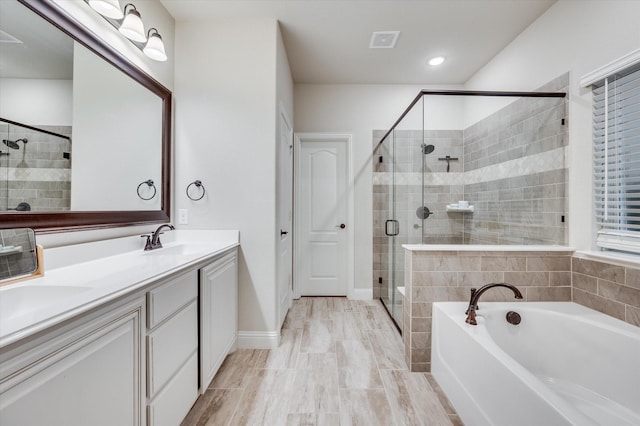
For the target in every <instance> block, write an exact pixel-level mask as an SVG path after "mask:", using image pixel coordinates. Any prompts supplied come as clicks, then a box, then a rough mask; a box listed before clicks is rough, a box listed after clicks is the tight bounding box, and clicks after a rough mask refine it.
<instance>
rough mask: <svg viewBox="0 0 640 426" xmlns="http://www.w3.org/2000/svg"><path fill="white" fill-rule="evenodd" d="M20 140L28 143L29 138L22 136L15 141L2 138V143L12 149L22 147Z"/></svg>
mask: <svg viewBox="0 0 640 426" xmlns="http://www.w3.org/2000/svg"><path fill="white" fill-rule="evenodd" d="M18 142H22V143H27V142H29V141H28V140H27V138H21V139H17V140H15V141H10V140H9V139H2V143H3V144H5V145H6V146H8V147H9V148H11V149H20V145H18Z"/></svg>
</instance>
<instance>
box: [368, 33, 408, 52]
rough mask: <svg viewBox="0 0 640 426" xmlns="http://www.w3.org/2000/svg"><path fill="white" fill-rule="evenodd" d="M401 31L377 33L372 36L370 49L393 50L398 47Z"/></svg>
mask: <svg viewBox="0 0 640 426" xmlns="http://www.w3.org/2000/svg"><path fill="white" fill-rule="evenodd" d="M399 35H400V31H376V32H374V33H373V34H371V43H369V48H370V49H393V48H394V47H396V41H398V36H399Z"/></svg>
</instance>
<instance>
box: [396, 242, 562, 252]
mask: <svg viewBox="0 0 640 426" xmlns="http://www.w3.org/2000/svg"><path fill="white" fill-rule="evenodd" d="M402 248H404V249H405V250H408V251H531V252H533V251H554V252H573V251H575V248H573V247H568V246H552V245H548V246H545V245H530V246H528V245H490V244H403V245H402Z"/></svg>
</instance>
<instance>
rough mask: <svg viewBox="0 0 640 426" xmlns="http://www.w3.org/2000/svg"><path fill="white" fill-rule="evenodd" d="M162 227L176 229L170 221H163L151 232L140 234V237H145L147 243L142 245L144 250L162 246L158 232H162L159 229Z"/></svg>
mask: <svg viewBox="0 0 640 426" xmlns="http://www.w3.org/2000/svg"><path fill="white" fill-rule="evenodd" d="M164 228H169V229H171V230H173V229H176V228H175V227H174V226H173V225H171V224H170V223H165V224H164V225H160V226H158V229H156V230H155V231H154V232H153V234H151V235H141V237H147V243H146V244H145V245H144V250H145V251H149V250H155V249H159V248H162V243H161V242H160V234H163V232H160V231H162V230H163V229H164Z"/></svg>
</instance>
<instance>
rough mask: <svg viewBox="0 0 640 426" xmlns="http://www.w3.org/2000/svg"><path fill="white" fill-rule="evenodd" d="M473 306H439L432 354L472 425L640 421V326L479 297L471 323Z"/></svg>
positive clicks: (581, 311) (551, 305)
mask: <svg viewBox="0 0 640 426" xmlns="http://www.w3.org/2000/svg"><path fill="white" fill-rule="evenodd" d="M466 307H467V304H466V303H460V302H436V303H434V304H433V317H432V320H433V321H432V327H433V328H432V332H433V334H432V354H431V371H432V374H433V376H434V377H435V379H436V381H437V382H438V383H439V384H440V386H441V387H442V389H443V390H444V392H445V393H446V395H447V396H448V397H449V399H450V400H451V402H452V404H453V405H454V407H455V408H456V410H457V411H458V414H459V415H460V417H461V419H462V420H463V422H464V423H465V425H466V426H476V425H495V426H502V425H504V426H520V425H531V426H540V425H544V426H551V425H578V426H587V425H611V426H623V425H636V426H637V425H640V328H638V327H634V326H632V325H630V324H627V323H624V322H622V321H619V320H617V319H615V318H612V317H609V316H607V315H604V314H601V313H599V312H597V311H594V310H591V309H588V308H585V307H583V306H581V305H578V304H575V303H571V302H520V303H518V302H514V303H498V302H484V303H483V302H482V301H480V303H479V307H480V309H479V310H478V311H477V321H478V325H477V326H472V325H468V324H466V323H465V322H464V319H465V317H466V316H465V314H464V312H465V310H466ZM511 310H512V311H515V312H518V313H519V314H520V316H521V318H522V321H521V323H520V324H519V325H512V324H509V323H507V321H506V319H505V317H506V313H507V312H508V311H511Z"/></svg>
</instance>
